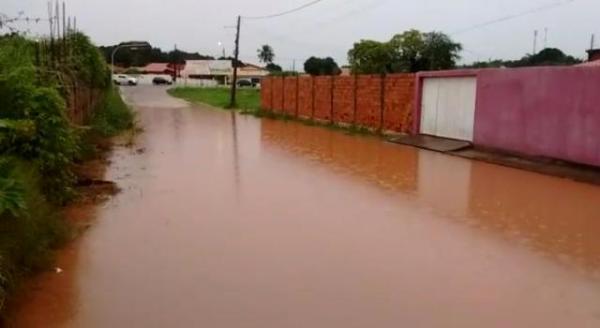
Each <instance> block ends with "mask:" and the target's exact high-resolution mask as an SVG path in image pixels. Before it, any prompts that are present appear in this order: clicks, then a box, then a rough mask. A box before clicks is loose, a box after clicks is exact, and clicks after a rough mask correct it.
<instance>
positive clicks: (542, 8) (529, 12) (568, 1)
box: [450, 0, 575, 35]
mask: <svg viewBox="0 0 600 328" xmlns="http://www.w3.org/2000/svg"><path fill="white" fill-rule="evenodd" d="M573 2H575V0H566V1H558V2H554V3H551V4H547V5H544V6H540V7H536V8H533V9H529V10H526V11H523V12H520V13H516V14H512V15H508V16H504V17H500V18H496V19H493V20H490V21H487V22H483V23H479V24H476V25H473V26H470V27H467V28H463V29H461V30H458V31H455V32H453V33H450V34H451V35H457V34H462V33H466V32H470V31H473V30H477V29H480V28H482V27H486V26H489V25H493V24H496V23H501V22H505V21H508V20H511V19H515V18H519V17H523V16H527V15H532V14H537V13H540V12H543V11H547V10H550V9H554V8H557V7H562V6H564V5H568V4H571V3H573Z"/></svg>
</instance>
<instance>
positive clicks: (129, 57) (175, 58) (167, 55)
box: [99, 46, 214, 67]
mask: <svg viewBox="0 0 600 328" xmlns="http://www.w3.org/2000/svg"><path fill="white" fill-rule="evenodd" d="M115 47H116V46H106V47H102V46H101V47H99V49H100V52H102V55H103V56H104V58H105V59H106V62H108V63H110V62H111V55H112V52H113V50H114V49H115ZM201 59H214V57H212V56H205V55H202V54H200V53H197V52H185V51H182V50H171V51H167V52H165V51H163V50H161V49H160V48H151V49H137V50H132V49H129V48H121V49H119V51H117V53H116V54H115V64H117V65H120V66H123V67H132V66H134V67H142V66H146V65H148V64H149V63H175V62H176V63H178V64H183V63H184V62H185V61H186V60H201Z"/></svg>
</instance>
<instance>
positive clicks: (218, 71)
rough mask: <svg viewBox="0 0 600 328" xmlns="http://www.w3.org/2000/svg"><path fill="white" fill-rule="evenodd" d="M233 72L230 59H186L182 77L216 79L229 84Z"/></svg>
mask: <svg viewBox="0 0 600 328" xmlns="http://www.w3.org/2000/svg"><path fill="white" fill-rule="evenodd" d="M232 74H233V66H232V65H231V61H230V60H186V61H185V68H184V69H183V70H182V71H181V77H183V78H185V79H199V80H216V81H218V82H219V83H221V84H227V83H228V82H229V79H230V76H231V75H232Z"/></svg>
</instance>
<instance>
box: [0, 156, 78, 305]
mask: <svg viewBox="0 0 600 328" xmlns="http://www.w3.org/2000/svg"><path fill="white" fill-rule="evenodd" d="M0 163H1V164H0V181H12V184H13V186H18V187H17V189H14V190H13V193H14V194H13V195H12V196H10V198H12V199H13V200H11V201H10V202H15V201H16V202H17V203H19V205H18V209H17V210H16V211H7V210H5V211H2V212H0V312H1V311H2V309H3V305H4V303H5V300H6V298H7V296H8V294H9V293H10V292H11V291H12V290H13V289H14V286H15V285H16V283H17V282H18V281H19V280H20V279H21V278H22V277H23V276H25V275H27V274H29V273H30V272H33V271H36V270H39V269H41V268H45V267H47V266H48V265H49V264H50V260H51V258H52V253H51V250H52V249H53V248H55V247H56V246H58V245H60V244H61V243H63V242H64V241H65V240H66V239H67V238H68V236H69V234H70V232H69V229H68V226H67V225H66V223H65V221H64V220H62V219H61V218H60V216H59V215H58V214H57V211H56V209H55V208H54V207H53V206H51V205H50V204H49V203H48V202H47V200H46V198H45V197H44V194H43V192H42V190H41V185H40V178H39V174H38V173H37V168H36V166H35V165H32V164H29V163H27V162H25V161H22V160H17V159H14V158H7V157H3V158H0ZM0 202H2V203H4V201H0ZM4 204H5V205H6V203H4Z"/></svg>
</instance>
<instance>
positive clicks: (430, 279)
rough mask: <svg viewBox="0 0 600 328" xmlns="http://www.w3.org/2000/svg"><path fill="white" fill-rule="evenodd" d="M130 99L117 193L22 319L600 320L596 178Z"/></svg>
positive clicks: (280, 323) (112, 175) (112, 171)
mask: <svg viewBox="0 0 600 328" xmlns="http://www.w3.org/2000/svg"><path fill="white" fill-rule="evenodd" d="M124 92H125V94H126V96H127V98H128V99H129V101H131V102H133V103H134V104H135V105H136V108H137V109H138V111H139V112H140V121H141V124H142V125H143V127H144V129H145V132H144V133H143V134H141V135H140V136H139V138H138V139H139V140H138V143H137V145H136V147H135V148H133V149H128V148H119V149H117V150H116V151H115V152H114V154H113V155H112V162H113V164H112V165H111V166H110V168H109V171H108V173H107V174H108V176H107V179H112V180H115V181H116V182H117V183H118V185H119V186H120V187H121V188H122V189H123V191H122V192H121V193H120V194H118V195H117V196H116V197H114V198H113V199H112V200H110V201H109V202H108V203H107V204H106V205H105V206H103V207H102V208H99V209H98V210H97V213H96V217H97V219H96V223H95V225H94V226H93V227H92V228H91V229H90V230H89V231H88V232H87V233H86V235H85V236H84V237H83V238H82V240H81V241H80V243H78V245H77V251H74V250H72V249H71V250H70V251H68V252H66V253H65V254H63V255H62V257H63V259H62V261H65V262H67V263H70V265H69V266H68V270H69V271H71V272H69V273H68V275H67V276H66V277H68V279H67V280H66V281H65V279H66V278H65V276H62V278H58V277H57V278H55V279H54V280H56V279H62V282H61V283H62V284H64V285H65V288H61V290H63V291H64V290H65V289H66V290H68V291H69V292H68V293H64V292H63V293H56V292H52V288H51V286H50V285H52V284H53V281H52V280H53V279H48V281H46V282H45V283H46V284H47V285H49V286H46V287H44V286H41V287H40V288H39V289H40V290H41V291H42V293H41V294H44V293H43V291H44V290H45V288H46V289H47V290H48V292H47V293H45V296H44V299H42V300H39V299H32V300H31V302H29V304H26V305H25V306H23V307H22V308H21V309H19V311H18V314H20V315H19V316H18V318H17V324H18V325H19V326H21V327H38V326H40V323H43V326H44V327H91V328H94V327H226V328H233V327H236V328H237V327H244V328H245V327H248V328H249V327H256V328H259V327H260V328H265V327H277V328H279V327H286V328H289V327H299V328H300V327H302V328H304V327H328V328H330V327H344V328H350V327H357V328H358V327H361V328H362V327H379V328H383V327H600V237H599V236H600V187H598V186H593V185H588V184H584V183H579V182H574V181H571V180H567V179H560V178H556V177H550V176H545V175H541V174H537V173H531V172H527V171H520V170H516V169H511V168H507V167H502V166H496V165H492V164H487V163H483V162H475V161H470V160H467V159H463V158H457V157H452V156H448V155H444V154H440V153H434V152H429V151H426V150H420V149H416V148H411V147H406V146H401V145H396V144H389V143H385V142H383V141H382V140H380V139H377V138H373V137H365V136H350V135H346V134H344V133H341V132H339V131H331V130H328V129H325V128H321V127H310V126H305V125H302V124H299V123H295V122H283V121H274V120H258V119H256V118H253V117H248V116H237V115H236V116H234V115H232V114H231V113H229V112H225V111H220V110H214V109H210V108H202V107H201V106H195V107H191V106H189V105H187V104H186V103H184V102H182V101H179V100H176V99H173V98H170V97H168V96H167V95H166V94H165V93H164V89H163V88H160V87H149V86H148V87H145V86H140V87H137V88H125V89H124ZM65 257H66V259H65ZM56 276H59V275H56ZM52 293H55V294H52ZM53 295H54V298H53ZM57 304H58V305H57ZM49 308H50V309H52V310H51V311H49V310H48V309H49ZM59 314H60V315H59Z"/></svg>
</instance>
